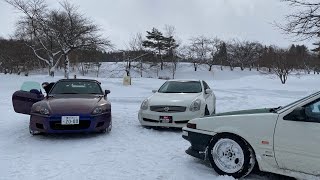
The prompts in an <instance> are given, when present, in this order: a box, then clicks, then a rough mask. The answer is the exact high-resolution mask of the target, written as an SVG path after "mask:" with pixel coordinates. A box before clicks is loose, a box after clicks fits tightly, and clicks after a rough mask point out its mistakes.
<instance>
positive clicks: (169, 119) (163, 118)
mask: <svg viewBox="0 0 320 180" xmlns="http://www.w3.org/2000/svg"><path fill="white" fill-rule="evenodd" d="M160 122H163V123H172V116H160Z"/></svg>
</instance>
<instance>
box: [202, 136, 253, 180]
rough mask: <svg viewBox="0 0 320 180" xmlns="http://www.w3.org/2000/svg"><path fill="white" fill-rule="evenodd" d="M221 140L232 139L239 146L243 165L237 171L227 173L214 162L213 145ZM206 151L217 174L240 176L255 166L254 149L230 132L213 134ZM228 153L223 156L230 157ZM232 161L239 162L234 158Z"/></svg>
mask: <svg viewBox="0 0 320 180" xmlns="http://www.w3.org/2000/svg"><path fill="white" fill-rule="evenodd" d="M221 140H232V141H234V142H236V143H237V144H238V145H239V146H240V148H241V150H242V152H243V157H244V158H243V165H242V166H241V168H240V169H239V170H238V171H236V172H233V173H228V172H225V171H224V170H223V169H220V168H219V165H217V164H216V162H215V160H214V157H213V153H212V151H214V147H215V145H216V143H217V142H221ZM207 153H208V154H207V155H208V158H209V161H210V164H211V166H212V167H213V169H214V170H215V171H216V172H217V173H218V174H219V175H228V176H232V177H234V178H242V177H245V176H247V175H248V174H250V173H251V172H252V170H253V168H254V166H255V163H256V158H255V154H254V151H253V150H252V148H251V146H250V145H248V144H247V143H246V142H244V141H243V140H242V139H241V138H240V137H238V136H236V135H232V134H222V135H217V136H215V137H214V138H213V139H212V141H211V142H210V144H209V146H208V151H207ZM229 154H230V153H228V155H226V154H224V155H223V156H226V157H230V156H229ZM231 154H232V152H231ZM230 158H232V157H230ZM234 161H237V162H239V159H235V160H234ZM237 162H236V163H237ZM241 164H242V163H241Z"/></svg>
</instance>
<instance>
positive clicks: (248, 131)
mask: <svg viewBox="0 0 320 180" xmlns="http://www.w3.org/2000/svg"><path fill="white" fill-rule="evenodd" d="M182 137H183V138H184V139H186V140H188V141H189V142H190V143H191V147H190V148H189V149H188V150H186V153H187V154H189V155H191V156H194V157H197V158H200V159H203V160H209V162H210V164H211V166H212V167H213V168H214V170H215V171H216V172H217V173H218V174H221V175H230V176H233V177H235V178H240V177H244V176H246V175H248V174H249V173H250V172H251V171H252V169H253V168H254V166H256V167H257V168H259V169H260V170H261V171H265V172H271V173H276V174H282V175H286V176H291V177H295V178H301V179H320V92H317V93H314V94H312V95H309V96H307V97H305V98H303V99H300V100H298V101H296V102H293V103H291V104H289V105H287V106H284V107H278V108H271V109H255V110H245V111H236V112H227V113H221V114H216V115H214V116H211V117H204V118H196V119H193V120H191V121H189V123H188V124H187V127H184V128H183V135H182Z"/></svg>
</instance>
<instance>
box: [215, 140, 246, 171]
mask: <svg viewBox="0 0 320 180" xmlns="http://www.w3.org/2000/svg"><path fill="white" fill-rule="evenodd" d="M211 154H212V157H213V161H214V162H215V164H216V166H217V167H218V168H219V169H220V170H222V171H224V172H226V173H230V174H231V173H236V172H238V171H239V170H241V169H242V167H243V164H244V154H243V150H242V148H241V147H240V145H239V144H238V143H237V142H235V141H234V140H231V139H220V140H219V141H218V142H217V143H216V144H215V145H214V147H213V149H212V151H211Z"/></svg>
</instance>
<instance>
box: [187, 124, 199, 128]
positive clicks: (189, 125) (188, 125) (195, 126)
mask: <svg viewBox="0 0 320 180" xmlns="http://www.w3.org/2000/svg"><path fill="white" fill-rule="evenodd" d="M187 128H191V129H197V125H196V124H193V123H188V124H187Z"/></svg>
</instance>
